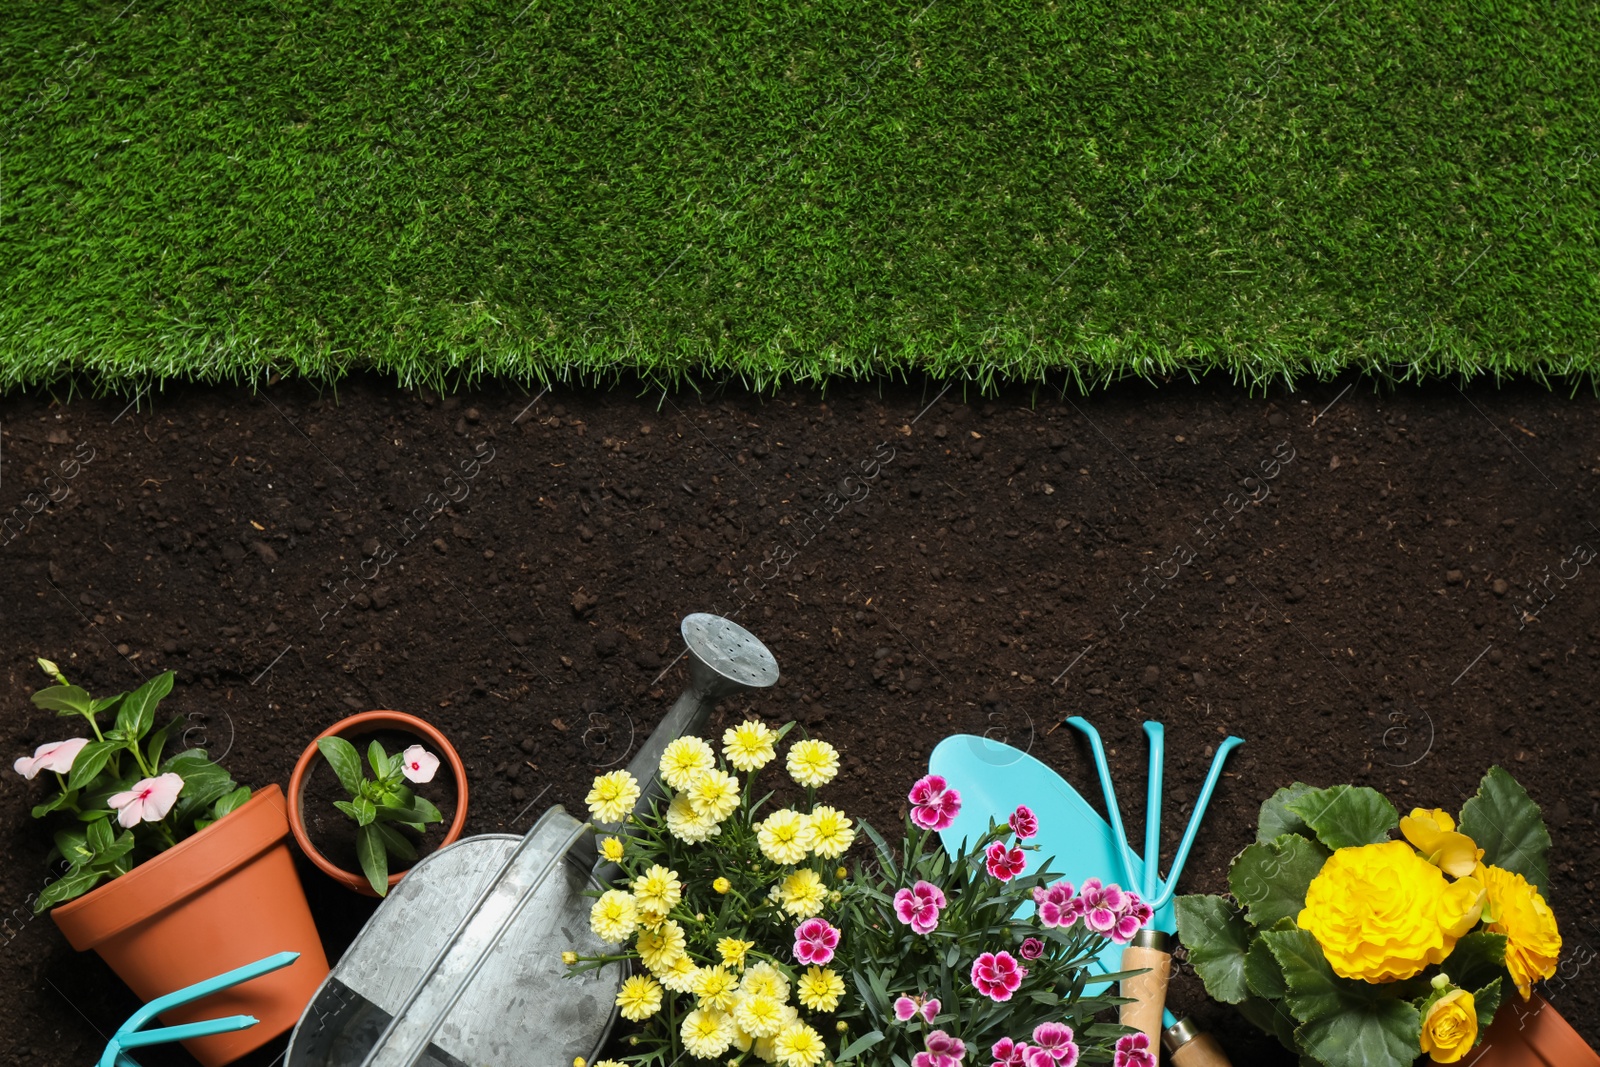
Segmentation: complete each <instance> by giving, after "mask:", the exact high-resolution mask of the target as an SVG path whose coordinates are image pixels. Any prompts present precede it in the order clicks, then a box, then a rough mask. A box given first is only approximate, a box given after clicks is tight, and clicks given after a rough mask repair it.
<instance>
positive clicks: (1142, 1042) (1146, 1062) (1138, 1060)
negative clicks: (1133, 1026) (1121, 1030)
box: [1111, 1034, 1156, 1067]
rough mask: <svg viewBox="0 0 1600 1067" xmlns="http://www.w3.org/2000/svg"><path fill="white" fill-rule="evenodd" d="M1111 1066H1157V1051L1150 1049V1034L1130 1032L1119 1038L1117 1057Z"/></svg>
mask: <svg viewBox="0 0 1600 1067" xmlns="http://www.w3.org/2000/svg"><path fill="white" fill-rule="evenodd" d="M1111 1067H1156V1056H1155V1053H1153V1052H1151V1051H1150V1037H1149V1035H1148V1034H1129V1035H1127V1036H1126V1037H1119V1038H1117V1049H1116V1054H1115V1057H1114V1058H1113V1059H1112V1061H1111Z"/></svg>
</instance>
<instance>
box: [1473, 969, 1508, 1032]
mask: <svg viewBox="0 0 1600 1067" xmlns="http://www.w3.org/2000/svg"><path fill="white" fill-rule="evenodd" d="M1500 989H1501V985H1500V979H1498V978H1496V979H1495V980H1494V981H1492V982H1490V983H1489V984H1488V985H1486V986H1484V987H1482V988H1481V989H1478V990H1477V991H1475V992H1474V993H1473V994H1472V1008H1473V1011H1474V1012H1476V1013H1477V1016H1478V1032H1479V1033H1480V1034H1481V1033H1483V1031H1485V1030H1487V1029H1489V1024H1490V1023H1492V1022H1494V1013H1495V1012H1496V1011H1498V1010H1499V1008H1500Z"/></svg>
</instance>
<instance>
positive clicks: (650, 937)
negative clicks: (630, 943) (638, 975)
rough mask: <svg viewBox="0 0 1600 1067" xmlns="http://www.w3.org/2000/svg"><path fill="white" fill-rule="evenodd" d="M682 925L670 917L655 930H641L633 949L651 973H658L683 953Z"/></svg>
mask: <svg viewBox="0 0 1600 1067" xmlns="http://www.w3.org/2000/svg"><path fill="white" fill-rule="evenodd" d="M684 945H685V939H684V936H683V927H681V926H679V925H678V924H677V923H675V922H673V921H671V920H670V919H669V920H668V921H666V922H664V923H662V924H661V926H660V927H658V928H657V929H655V930H641V931H640V932H639V940H638V941H637V942H635V943H634V949H635V951H637V952H638V953H639V958H640V959H641V960H643V961H644V965H645V966H646V967H648V968H649V969H650V971H651V972H652V973H660V972H661V971H663V970H665V969H666V968H668V967H670V966H672V964H673V963H675V962H676V961H677V960H678V958H679V957H681V956H683V955H684Z"/></svg>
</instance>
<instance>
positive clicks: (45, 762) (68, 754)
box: [11, 737, 89, 781]
mask: <svg viewBox="0 0 1600 1067" xmlns="http://www.w3.org/2000/svg"><path fill="white" fill-rule="evenodd" d="M88 743H89V739H88V738H87V737H73V738H69V739H67V740H66V741H51V742H48V743H47V744H43V745H40V746H39V747H38V748H36V749H34V750H33V755H32V756H20V757H18V759H17V761H16V762H15V763H13V764H12V765H11V767H12V769H13V770H15V771H16V772H17V773H18V774H20V775H22V777H24V778H27V779H29V780H30V781H31V780H32V779H33V777H34V775H36V774H38V773H39V772H40V771H54V772H55V773H56V774H66V773H67V772H68V771H70V770H72V761H73V760H75V759H77V758H78V753H79V752H81V751H82V750H83V746H84V745H87V744H88Z"/></svg>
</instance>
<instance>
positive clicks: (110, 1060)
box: [99, 952, 300, 1067]
mask: <svg viewBox="0 0 1600 1067" xmlns="http://www.w3.org/2000/svg"><path fill="white" fill-rule="evenodd" d="M299 958H300V953H298V952H279V953H276V954H274V955H271V956H268V957H266V958H265V959H259V960H256V961H255V962H254V963H247V964H245V965H244V966H243V967H236V968H234V969H233V970H231V971H228V972H227V973H226V974H219V975H217V976H216V977H215V978H207V979H206V980H205V981H203V982H196V983H195V984H194V985H191V986H185V987H183V988H182V989H179V990H177V991H176V992H173V993H168V994H167V995H166V996H162V997H157V998H156V999H154V1000H152V1001H151V1002H150V1003H148V1004H146V1005H145V1006H144V1007H142V1008H140V1009H139V1010H138V1011H136V1012H134V1013H133V1014H132V1015H130V1016H129V1017H128V1021H127V1022H125V1023H123V1024H122V1025H121V1026H120V1027H118V1028H117V1032H116V1033H114V1034H112V1035H111V1040H110V1041H108V1042H107V1043H106V1050H105V1052H103V1053H101V1054H100V1062H99V1067H139V1061H138V1060H136V1059H134V1058H133V1057H132V1056H130V1055H128V1053H127V1051H126V1050H127V1049H130V1048H143V1047H144V1046H146V1045H160V1044H165V1043H166V1042H169V1041H188V1040H189V1039H191V1038H196V1037H210V1036H211V1035H212V1034H226V1033H231V1032H232V1031H234V1030H247V1029H249V1028H250V1027H252V1026H254V1025H255V1024H256V1023H257V1022H258V1021H259V1020H257V1019H256V1018H255V1017H254V1016H252V1015H227V1016H224V1017H222V1018H220V1019H203V1020H201V1021H200V1022H197V1023H184V1024H182V1025H181V1026H161V1027H157V1028H156V1029H154V1030H143V1029H140V1028H141V1027H142V1026H144V1024H145V1023H148V1022H149V1021H150V1020H151V1019H154V1018H155V1017H156V1016H157V1015H160V1014H161V1013H162V1012H164V1011H170V1010H171V1009H173V1008H176V1007H178V1006H179V1005H180V1004H187V1003H189V1002H190V1001H191V1000H199V999H200V998H201V997H204V996H209V995H210V994H212V993H215V992H216V991H217V990H219V989H226V988H228V987H229V986H233V985H238V984H239V983H240V982H248V981H249V980H250V979H252V978H259V977H260V976H261V975H263V974H266V973H267V972H269V971H276V970H277V969H278V968H280V967H287V966H289V964H291V963H293V962H294V961H295V960H297V959H299Z"/></svg>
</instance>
